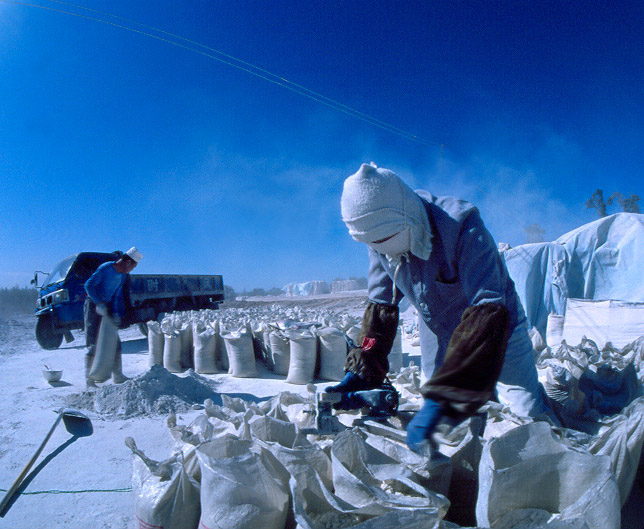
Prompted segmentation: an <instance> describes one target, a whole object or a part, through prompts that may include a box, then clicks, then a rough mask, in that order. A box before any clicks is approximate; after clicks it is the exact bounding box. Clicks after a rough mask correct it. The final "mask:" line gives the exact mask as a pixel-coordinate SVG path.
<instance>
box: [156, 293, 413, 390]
mask: <svg viewBox="0 0 644 529" xmlns="http://www.w3.org/2000/svg"><path fill="white" fill-rule="evenodd" d="M360 321H361V319H360V318H358V317H355V316H349V315H346V314H344V315H338V314H336V313H334V312H332V311H328V310H326V311H324V310H319V309H316V310H305V309H301V308H295V309H284V308H282V307H279V306H270V307H262V308H256V309H225V310H201V311H186V312H175V313H170V314H167V315H166V316H165V317H164V318H163V319H162V320H161V322H156V321H150V322H148V323H147V327H148V351H149V365H150V366H153V365H161V366H163V367H165V368H166V369H167V370H168V371H170V372H171V373H180V372H182V371H184V370H186V369H190V368H193V369H194V370H195V371H196V372H197V373H199V374H216V373H228V374H230V375H232V376H233V377H240V378H243V377H258V376H259V371H258V369H257V366H258V362H261V363H263V364H265V365H266V366H267V368H268V369H269V370H270V371H271V372H273V373H274V374H276V375H280V376H284V377H285V379H286V382H288V383H291V384H308V383H310V382H313V381H314V380H331V381H338V380H342V377H343V376H344V364H345V359H346V355H347V352H348V348H349V344H350V343H352V342H355V341H357V339H358V334H359V332H360ZM401 339H402V338H401V332H400V329H399V332H398V334H397V337H396V340H395V342H394V347H393V349H392V352H391V353H390V355H389V364H390V371H391V372H392V373H396V372H398V371H399V370H400V368H401V367H402V342H401Z"/></svg>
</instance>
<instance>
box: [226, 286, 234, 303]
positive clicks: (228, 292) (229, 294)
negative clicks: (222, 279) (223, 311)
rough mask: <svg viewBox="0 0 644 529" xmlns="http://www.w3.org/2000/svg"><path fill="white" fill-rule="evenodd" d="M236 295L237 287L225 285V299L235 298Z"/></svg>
mask: <svg viewBox="0 0 644 529" xmlns="http://www.w3.org/2000/svg"><path fill="white" fill-rule="evenodd" d="M236 297H237V293H236V292H235V289H234V288H233V287H229V286H228V285H224V299H227V300H228V301H230V300H233V299H235V298H236Z"/></svg>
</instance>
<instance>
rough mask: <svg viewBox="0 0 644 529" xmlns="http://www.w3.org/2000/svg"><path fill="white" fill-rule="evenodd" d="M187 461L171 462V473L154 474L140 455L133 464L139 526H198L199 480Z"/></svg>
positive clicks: (171, 528) (185, 528) (184, 528)
mask: <svg viewBox="0 0 644 529" xmlns="http://www.w3.org/2000/svg"><path fill="white" fill-rule="evenodd" d="M184 465H185V462H182V461H175V462H174V463H172V464H170V465H168V468H169V469H171V472H172V475H171V476H170V477H169V479H167V478H168V477H167V476H163V477H160V476H158V475H154V474H153V473H152V472H151V471H150V469H149V468H148V466H146V465H145V464H144V463H143V461H141V459H139V458H138V457H135V458H134V461H133V465H132V492H133V494H134V516H135V518H136V524H137V527H163V529H197V527H198V525H199V515H200V498H199V483H197V482H196V481H195V480H194V479H193V478H191V477H190V475H189V473H188V472H187V471H186V468H185V466H184Z"/></svg>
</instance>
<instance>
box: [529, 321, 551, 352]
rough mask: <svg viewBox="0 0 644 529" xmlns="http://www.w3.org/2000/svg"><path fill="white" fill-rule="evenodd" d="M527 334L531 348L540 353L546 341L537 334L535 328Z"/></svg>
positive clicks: (537, 330) (545, 345) (537, 331)
mask: <svg viewBox="0 0 644 529" xmlns="http://www.w3.org/2000/svg"><path fill="white" fill-rule="evenodd" d="M528 334H529V335H530V341H531V342H532V348H533V349H534V350H535V351H536V352H537V353H540V352H541V351H543V350H544V349H545V348H546V347H547V345H548V344H546V341H545V340H544V339H543V336H541V333H540V332H539V329H537V328H536V327H532V329H530V330H529V331H528Z"/></svg>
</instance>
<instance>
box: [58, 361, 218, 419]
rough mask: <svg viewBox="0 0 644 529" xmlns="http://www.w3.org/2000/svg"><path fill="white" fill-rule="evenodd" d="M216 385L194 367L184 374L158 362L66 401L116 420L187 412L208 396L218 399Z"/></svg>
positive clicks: (75, 406)
mask: <svg viewBox="0 0 644 529" xmlns="http://www.w3.org/2000/svg"><path fill="white" fill-rule="evenodd" d="M214 388H215V383H214V382H211V381H210V380H208V379H206V378H204V377H201V376H199V375H197V374H196V373H195V372H194V371H193V370H189V371H188V372H187V374H186V375H185V376H181V377H180V376H176V375H173V374H172V373H170V372H169V371H168V370H167V369H165V368H164V367H162V366H158V365H156V366H152V367H151V368H150V370H149V371H148V372H147V373H145V374H143V375H141V376H139V377H136V378H133V379H131V380H128V381H126V382H124V383H123V384H111V385H107V386H102V387H100V388H98V389H97V390H96V391H92V392H89V391H86V392H83V393H77V394H74V395H70V396H69V397H67V399H66V400H65V404H66V405H67V406H70V407H73V408H80V409H86V410H91V411H94V412H96V413H100V414H101V415H105V416H106V417H107V418H114V419H117V418H118V419H123V418H128V417H136V416H139V415H165V414H168V413H170V412H175V413H180V412H186V411H188V410H189V409H190V408H191V407H192V406H193V405H194V404H203V402H204V401H205V400H206V399H213V400H217V394H216V392H215V391H214Z"/></svg>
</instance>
